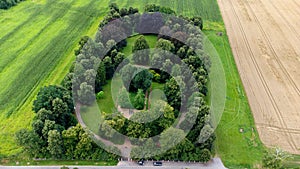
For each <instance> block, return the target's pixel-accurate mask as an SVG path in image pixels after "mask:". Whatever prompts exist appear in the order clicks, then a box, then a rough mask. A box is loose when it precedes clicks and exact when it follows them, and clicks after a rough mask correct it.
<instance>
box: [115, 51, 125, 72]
mask: <svg viewBox="0 0 300 169" xmlns="http://www.w3.org/2000/svg"><path fill="white" fill-rule="evenodd" d="M125 58H126V57H125V55H124V53H121V52H118V54H117V55H116V56H115V57H114V68H115V69H117V68H118V67H122V66H124V64H126V62H125V63H124V64H122V65H120V64H121V63H122V62H123V60H124V59H125Z"/></svg>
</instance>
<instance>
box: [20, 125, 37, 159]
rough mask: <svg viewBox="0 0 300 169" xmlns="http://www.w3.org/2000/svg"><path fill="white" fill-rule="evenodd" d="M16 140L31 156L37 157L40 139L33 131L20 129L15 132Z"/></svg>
mask: <svg viewBox="0 0 300 169" xmlns="http://www.w3.org/2000/svg"><path fill="white" fill-rule="evenodd" d="M16 142H17V144H18V145H19V146H22V147H23V148H24V151H26V152H27V153H29V155H31V156H32V157H38V156H39V154H40V153H41V149H42V141H41V140H40V139H39V136H38V135H37V134H36V133H35V132H34V131H29V130H27V129H21V130H20V131H18V132H17V133H16Z"/></svg>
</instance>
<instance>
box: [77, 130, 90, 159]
mask: <svg viewBox="0 0 300 169" xmlns="http://www.w3.org/2000/svg"><path fill="white" fill-rule="evenodd" d="M92 148H93V146H92V140H91V138H90V137H89V135H88V134H87V133H83V134H82V135H81V136H80V140H79V142H78V144H77V146H76V150H75V157H76V158H78V159H87V158H88V157H89V156H90V155H91V152H92Z"/></svg>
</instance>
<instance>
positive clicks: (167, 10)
mask: <svg viewBox="0 0 300 169" xmlns="http://www.w3.org/2000/svg"><path fill="white" fill-rule="evenodd" d="M145 12H162V13H166V14H175V11H174V10H172V9H171V8H169V7H164V6H159V5H155V4H147V5H146V6H145Z"/></svg>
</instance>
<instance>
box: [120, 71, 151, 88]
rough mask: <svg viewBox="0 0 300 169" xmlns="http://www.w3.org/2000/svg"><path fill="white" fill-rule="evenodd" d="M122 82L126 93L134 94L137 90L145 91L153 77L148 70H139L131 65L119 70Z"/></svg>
mask: <svg viewBox="0 0 300 169" xmlns="http://www.w3.org/2000/svg"><path fill="white" fill-rule="evenodd" d="M121 75H122V81H123V84H124V86H125V88H126V89H127V90H128V91H134V92H136V91H137V90H138V89H142V90H143V91H146V90H147V89H149V87H150V86H151V83H152V78H153V75H152V74H151V73H150V72H149V70H139V69H138V68H136V67H134V66H132V65H126V66H124V67H123V68H122V69H121Z"/></svg>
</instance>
